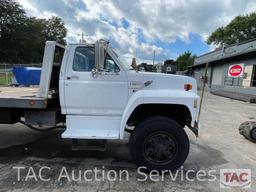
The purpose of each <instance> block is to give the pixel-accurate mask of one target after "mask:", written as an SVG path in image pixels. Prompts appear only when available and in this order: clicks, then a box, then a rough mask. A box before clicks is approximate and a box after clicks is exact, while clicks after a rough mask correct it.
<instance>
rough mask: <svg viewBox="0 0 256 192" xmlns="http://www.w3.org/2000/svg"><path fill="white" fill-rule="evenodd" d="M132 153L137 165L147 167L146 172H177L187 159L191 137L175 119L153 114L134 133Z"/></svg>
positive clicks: (131, 146)
mask: <svg viewBox="0 0 256 192" xmlns="http://www.w3.org/2000/svg"><path fill="white" fill-rule="evenodd" d="M156 142H157V143H156ZM130 153H131V156H132V159H133V161H134V163H135V164H136V165H137V166H139V167H140V166H145V167H146V169H144V171H145V172H149V171H151V170H157V171H161V170H172V171H173V170H176V169H178V168H179V167H180V166H182V165H183V163H184V162H185V160H186V159H187V156H188V154H189V139H188V136H187V134H186V132H185V131H184V129H183V128H182V127H181V126H180V125H179V124H178V123H177V122H176V121H174V120H173V119H170V118H167V117H162V116H154V117H149V118H147V119H145V120H144V121H143V122H141V123H140V124H138V125H137V126H136V127H135V130H134V131H133V132H132V134H131V137H130Z"/></svg>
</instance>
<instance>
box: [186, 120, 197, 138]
mask: <svg viewBox="0 0 256 192" xmlns="http://www.w3.org/2000/svg"><path fill="white" fill-rule="evenodd" d="M188 128H189V129H190V130H191V131H192V132H193V133H194V134H195V136H196V137H199V129H200V124H198V123H197V121H195V122H194V126H192V125H188Z"/></svg>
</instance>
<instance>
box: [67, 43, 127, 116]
mask: <svg viewBox="0 0 256 192" xmlns="http://www.w3.org/2000/svg"><path fill="white" fill-rule="evenodd" d="M70 52H71V53H74V54H73V55H72V56H70V57H69V59H68V64H67V66H66V71H65V80H64V82H65V85H64V97H65V99H64V100H65V111H66V114H68V115H108V116H113V115H114V116H121V115H122V112H123V110H124V108H125V106H126V104H127V100H128V85H127V77H126V73H125V71H123V70H122V69H121V68H120V67H119V66H118V65H117V63H116V61H114V59H112V57H111V54H109V53H108V54H107V57H106V60H105V65H104V69H103V71H101V72H99V73H97V75H93V74H92V70H93V69H95V48H94V47H93V46H91V47H88V46H87V47H86V46H73V47H72V48H71V51H70Z"/></svg>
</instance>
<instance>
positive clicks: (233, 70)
mask: <svg viewBox="0 0 256 192" xmlns="http://www.w3.org/2000/svg"><path fill="white" fill-rule="evenodd" d="M243 74H244V64H237V65H230V66H229V69H228V76H229V77H242V76H243Z"/></svg>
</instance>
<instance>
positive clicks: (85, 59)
mask: <svg viewBox="0 0 256 192" xmlns="http://www.w3.org/2000/svg"><path fill="white" fill-rule="evenodd" d="M94 67H95V56H94V48H92V47H78V48H76V51H75V55H74V61H73V70H74V71H91V70H92V69H93V68H94Z"/></svg>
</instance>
